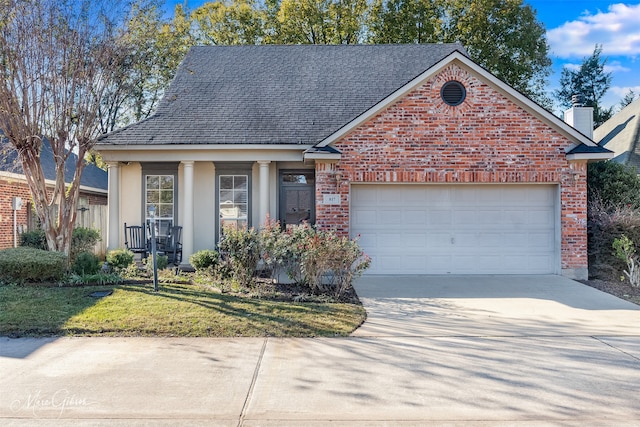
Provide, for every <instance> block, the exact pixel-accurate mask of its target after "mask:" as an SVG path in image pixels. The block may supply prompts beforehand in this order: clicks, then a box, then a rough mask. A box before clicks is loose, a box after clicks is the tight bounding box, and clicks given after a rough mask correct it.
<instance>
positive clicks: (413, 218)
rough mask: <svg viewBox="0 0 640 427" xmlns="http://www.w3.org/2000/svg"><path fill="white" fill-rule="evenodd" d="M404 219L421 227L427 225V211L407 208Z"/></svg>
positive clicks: (412, 224) (409, 223) (407, 222)
mask: <svg viewBox="0 0 640 427" xmlns="http://www.w3.org/2000/svg"><path fill="white" fill-rule="evenodd" d="M403 219H404V221H405V223H406V225H408V226H414V227H420V226H426V225H427V212H426V210H424V209H421V210H417V209H415V210H412V209H406V210H405V211H404V218H403Z"/></svg>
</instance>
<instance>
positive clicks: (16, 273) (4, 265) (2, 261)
mask: <svg viewBox="0 0 640 427" xmlns="http://www.w3.org/2000/svg"><path fill="white" fill-rule="evenodd" d="M66 269H67V257H66V256H65V255H64V254H63V253H61V252H49V251H45V250H42V249H36V248H30V247H18V248H11V249H5V250H2V251H0V279H2V280H6V281H17V282H24V281H27V282H35V281H43V280H54V281H58V280H60V279H62V277H63V276H64V274H65V273H66Z"/></svg>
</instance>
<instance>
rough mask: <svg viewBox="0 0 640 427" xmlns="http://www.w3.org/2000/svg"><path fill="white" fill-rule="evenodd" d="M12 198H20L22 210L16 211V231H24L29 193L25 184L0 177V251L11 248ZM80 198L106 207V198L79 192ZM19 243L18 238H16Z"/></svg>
mask: <svg viewBox="0 0 640 427" xmlns="http://www.w3.org/2000/svg"><path fill="white" fill-rule="evenodd" d="M14 197H21V198H22V209H20V210H19V211H17V215H16V223H17V225H18V230H19V231H20V230H21V229H22V227H23V226H24V228H25V229H26V227H27V224H28V209H29V206H30V205H29V202H30V201H31V193H30V192H29V187H28V186H27V183H26V182H24V181H21V180H17V179H10V178H5V177H0V249H6V248H12V247H13V210H12V209H11V201H12V200H13V198H14ZM80 197H86V198H87V201H88V203H89V204H90V205H106V204H107V196H106V195H104V196H102V195H97V194H90V193H85V192H80ZM18 242H19V237H18Z"/></svg>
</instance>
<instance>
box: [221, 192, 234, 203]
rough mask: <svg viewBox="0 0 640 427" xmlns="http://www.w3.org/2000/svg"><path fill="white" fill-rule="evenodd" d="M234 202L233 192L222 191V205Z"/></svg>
mask: <svg viewBox="0 0 640 427" xmlns="http://www.w3.org/2000/svg"><path fill="white" fill-rule="evenodd" d="M227 202H233V191H229V190H227V191H223V190H220V204H223V203H227Z"/></svg>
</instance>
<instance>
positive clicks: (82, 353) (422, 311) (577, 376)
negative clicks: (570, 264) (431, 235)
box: [0, 276, 640, 426]
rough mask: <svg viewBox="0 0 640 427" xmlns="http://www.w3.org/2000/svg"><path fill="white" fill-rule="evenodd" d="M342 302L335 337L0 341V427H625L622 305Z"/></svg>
mask: <svg viewBox="0 0 640 427" xmlns="http://www.w3.org/2000/svg"><path fill="white" fill-rule="evenodd" d="M389 287H393V289H394V291H393V292H391V291H390V290H389ZM357 289H358V293H359V294H360V295H361V298H362V300H363V303H364V304H365V307H366V308H367V310H368V312H369V318H368V320H367V322H365V324H364V325H363V327H362V328H360V329H359V330H357V331H356V332H355V333H354V336H353V337H350V338H337V339H328V338H327V339H324V338H323V339H272V338H268V339H264V338H237V339H206V338H201V339H182V338H179V339H153V338H58V339H53V338H52V339H9V338H2V337H0V425H3V426H13V425H19V426H27V425H28V426H31V425H52V426H60V425H62V426H65V425H119V426H125V425H126V426H132V425H133V426H136V425H172V426H173V425H207V426H211V425H214V426H217V425H219V426H324V425H343V426H347V425H348V426H390V425H400V426H413V425H481V426H488V425H491V426H495V425H499V426H502V425H514V424H515V425H518V426H529V425H535V426H538V425H563V426H583V425H611V426H618V425H638V426H640V399H639V398H638V396H639V395H640V393H639V392H640V329H639V328H640V310H639V309H640V307H638V306H636V305H633V304H630V303H626V302H624V301H621V300H619V299H616V298H613V297H610V296H609V295H606V294H602V293H600V292H598V291H595V290H593V289H591V288H588V287H586V286H584V285H581V284H578V283H575V282H572V281H569V280H566V279H563V278H559V277H554V276H542V277H528V278H520V277H511V278H504V277H499V278H491V277H443V278H438V277H414V278H403V279H399V278H397V277H394V278H389V277H387V278H381V277H376V278H365V279H362V280H361V281H360V282H359V283H358V285H357Z"/></svg>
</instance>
